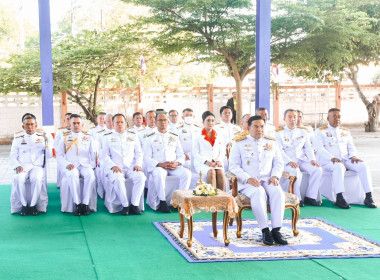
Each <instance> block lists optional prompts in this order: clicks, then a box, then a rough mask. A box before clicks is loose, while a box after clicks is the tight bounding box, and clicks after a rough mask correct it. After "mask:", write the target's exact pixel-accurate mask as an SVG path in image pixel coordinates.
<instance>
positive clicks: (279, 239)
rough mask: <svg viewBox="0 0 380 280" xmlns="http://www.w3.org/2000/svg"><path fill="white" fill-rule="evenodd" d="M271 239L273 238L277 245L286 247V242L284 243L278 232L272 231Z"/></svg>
mask: <svg viewBox="0 0 380 280" xmlns="http://www.w3.org/2000/svg"><path fill="white" fill-rule="evenodd" d="M272 237H273V240H274V242H276V243H277V244H280V245H288V241H286V239H285V238H284V237H282V234H281V232H280V230H275V229H273V230H272Z"/></svg>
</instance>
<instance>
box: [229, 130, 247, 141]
mask: <svg viewBox="0 0 380 280" xmlns="http://www.w3.org/2000/svg"><path fill="white" fill-rule="evenodd" d="M248 134H249V132H248V131H242V132H239V133H238V134H237V135H236V136H235V137H234V139H232V140H233V141H235V142H240V141H242V140H244V139H246V138H247V136H248Z"/></svg>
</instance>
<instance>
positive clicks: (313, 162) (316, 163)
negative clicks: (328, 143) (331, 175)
mask: <svg viewBox="0 0 380 280" xmlns="http://www.w3.org/2000/svg"><path fill="white" fill-rule="evenodd" d="M310 163H311V165H314V166H316V167H320V165H319V163H318V162H316V161H315V160H312V161H311V162H310Z"/></svg>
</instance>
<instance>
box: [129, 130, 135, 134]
mask: <svg viewBox="0 0 380 280" xmlns="http://www.w3.org/2000/svg"><path fill="white" fill-rule="evenodd" d="M128 132H129V133H133V134H136V132H134V131H133V130H128Z"/></svg>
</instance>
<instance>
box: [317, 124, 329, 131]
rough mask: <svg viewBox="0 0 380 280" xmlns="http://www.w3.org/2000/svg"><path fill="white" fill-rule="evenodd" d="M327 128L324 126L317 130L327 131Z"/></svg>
mask: <svg viewBox="0 0 380 280" xmlns="http://www.w3.org/2000/svg"><path fill="white" fill-rule="evenodd" d="M327 128H328V126H327V125H325V126H322V127H320V128H319V130H325V129H327Z"/></svg>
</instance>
